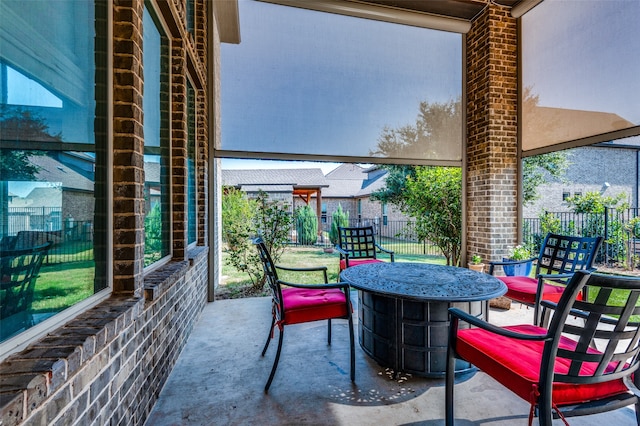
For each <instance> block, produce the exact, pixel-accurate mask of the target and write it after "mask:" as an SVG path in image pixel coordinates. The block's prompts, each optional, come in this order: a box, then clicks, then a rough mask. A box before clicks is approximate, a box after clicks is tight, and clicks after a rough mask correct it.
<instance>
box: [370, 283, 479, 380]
mask: <svg viewBox="0 0 640 426" xmlns="http://www.w3.org/2000/svg"><path fill="white" fill-rule="evenodd" d="M358 302H359V303H358V305H359V308H358V309H359V311H360V312H359V318H360V322H359V326H358V328H359V333H358V334H359V341H360V346H361V347H362V349H363V350H364V351H365V352H366V353H367V354H368V355H369V356H370V357H371V358H373V359H374V360H375V361H377V362H378V363H379V364H380V365H382V366H384V367H389V368H392V369H393V370H394V372H396V373H399V372H405V373H411V374H414V375H417V376H421V377H431V378H441V377H444V374H445V368H446V360H447V342H448V332H449V319H448V313H447V309H448V308H449V307H456V308H460V309H463V310H464V311H466V312H468V313H470V314H472V315H475V316H477V317H480V318H485V317H486V309H487V302H486V301H470V302H441V301H415V300H406V299H401V298H394V297H388V296H381V295H378V294H374V293H369V292H367V291H362V290H359V291H358ZM472 369H473V367H472V366H471V364H469V363H467V362H466V361H462V360H456V374H460V373H464V372H468V371H471V370H472Z"/></svg>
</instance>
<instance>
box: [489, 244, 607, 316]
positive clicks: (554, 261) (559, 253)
mask: <svg viewBox="0 0 640 426" xmlns="http://www.w3.org/2000/svg"><path fill="white" fill-rule="evenodd" d="M600 244H602V237H576V236H567V235H558V234H551V233H549V234H547V236H546V237H545V239H544V241H543V243H542V246H541V248H540V253H539V255H538V257H537V262H536V268H535V276H534V277H528V276H510V277H502V276H501V277H497V278H498V279H500V280H502V281H503V282H504V283H505V284H506V285H507V293H506V294H505V297H507V298H509V299H511V300H515V301H516V302H520V303H523V304H525V305H528V306H533V307H534V314H533V321H534V322H533V323H534V324H536V325H538V324H540V302H541V301H542V300H550V301H552V302H558V301H559V300H560V296H562V292H563V290H564V288H565V285H566V283H567V282H568V281H569V279H570V278H571V277H572V276H573V274H574V273H575V272H576V271H580V270H593V261H594V260H595V256H596V253H597V251H598V248H599V247H600ZM531 260H535V258H534V259H527V260H522V261H508V262H490V263H489V274H491V275H493V274H494V267H495V266H498V265H501V266H505V265H514V264H518V263H523V262H530V261H531ZM578 297H579V298H584V299H586V298H587V288H586V287H585V288H584V289H583V291H582V293H581V294H580V295H579V296H578Z"/></svg>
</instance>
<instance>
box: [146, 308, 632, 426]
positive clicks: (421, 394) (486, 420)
mask: <svg viewBox="0 0 640 426" xmlns="http://www.w3.org/2000/svg"><path fill="white" fill-rule="evenodd" d="M356 312H357V311H356ZM270 315H271V305H270V299H269V298H266V297H265V298H247V299H233V300H219V301H216V302H213V303H209V304H208V305H207V306H206V307H205V308H204V311H203V312H202V315H201V317H200V319H199V321H198V323H197V325H196V327H195V329H194V330H193V333H192V334H191V337H190V338H189V341H188V342H187V345H186V346H185V348H184V350H183V352H182V354H181V355H180V358H179V359H178V362H177V364H176V366H175V368H174V370H173V372H172V373H171V375H170V377H169V380H168V381H167V383H166V384H165V386H164V388H163V390H162V392H161V394H160V398H159V400H158V402H157V404H156V406H155V407H154V409H153V411H152V412H151V414H150V416H149V419H148V421H147V423H146V424H147V425H148V426H164V425H167V426H168V425H261V426H267V425H379V426H383V425H384V426H387V425H423V426H435V425H443V424H444V381H443V380H442V379H425V378H420V377H412V376H410V375H406V374H401V375H400V376H399V377H394V375H393V374H392V372H391V371H389V370H387V369H385V368H384V367H381V366H380V365H378V364H377V363H376V362H375V361H373V360H372V359H370V358H369V357H368V356H367V355H366V354H365V353H364V352H363V351H362V349H361V348H360V346H359V345H358V344H357V343H356V381H355V383H351V381H350V380H349V345H348V329H347V322H346V321H334V325H333V334H332V345H331V346H327V344H326V322H325V321H321V322H316V323H310V324H300V325H295V326H288V327H286V329H285V336H284V344H283V349H282V355H281V358H280V365H279V366H278V371H277V372H276V375H275V378H274V380H273V383H272V385H271V389H270V390H269V393H268V394H265V393H264V392H263V387H264V384H265V383H266V380H267V378H268V376H269V371H270V369H271V365H272V362H273V358H274V356H275V352H276V347H277V336H276V339H274V340H273V341H272V343H271V345H270V347H269V350H268V351H267V354H266V355H265V357H264V358H262V357H261V356H260V352H261V350H262V346H263V344H264V342H265V339H266V336H267V331H268V327H269V324H270ZM532 316H533V314H532V310H531V309H527V308H526V307H523V306H521V305H519V304H514V305H512V307H511V309H510V310H507V311H505V310H494V309H492V310H491V312H490V319H491V322H492V323H497V324H501V325H504V324H516V323H530V322H531V318H532ZM356 333H357V322H356ZM356 336H357V334H356ZM455 401H456V406H455V410H456V411H455V414H456V424H457V425H458V426H471V425H483V426H484V425H487V426H490V425H495V426H497V425H501V426H507V425H509V426H510V425H526V424H527V419H528V413H529V405H528V404H527V403H526V402H525V401H523V400H521V399H519V398H518V397H516V396H514V395H513V394H512V393H510V392H509V391H507V390H506V389H505V388H504V387H502V386H501V385H500V384H499V383H497V382H495V381H494V380H493V379H491V378H489V377H488V376H486V375H485V374H484V373H482V372H476V373H472V374H467V375H466V377H463V378H461V379H460V382H459V383H458V384H457V385H456V388H455ZM569 422H570V424H571V425H575V426H589V425H597V426H602V425H604V424H607V425H611V426H624V425H635V424H636V421H635V413H634V412H633V409H630V408H625V409H622V410H617V411H614V412H609V413H603V414H599V415H594V416H588V417H576V418H571V419H569ZM556 423H557V424H562V421H560V420H557V421H555V422H554V424H556ZM534 424H538V423H537V420H535V421H534Z"/></svg>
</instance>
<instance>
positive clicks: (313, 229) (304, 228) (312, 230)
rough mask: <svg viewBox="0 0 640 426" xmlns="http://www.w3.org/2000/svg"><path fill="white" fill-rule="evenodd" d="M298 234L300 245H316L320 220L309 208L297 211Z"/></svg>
mask: <svg viewBox="0 0 640 426" xmlns="http://www.w3.org/2000/svg"><path fill="white" fill-rule="evenodd" d="M296 232H297V234H298V244H304V245H311V244H315V243H316V240H317V239H318V218H317V217H316V214H315V212H314V211H313V209H311V207H309V206H303V207H300V208H299V209H298V210H297V211H296Z"/></svg>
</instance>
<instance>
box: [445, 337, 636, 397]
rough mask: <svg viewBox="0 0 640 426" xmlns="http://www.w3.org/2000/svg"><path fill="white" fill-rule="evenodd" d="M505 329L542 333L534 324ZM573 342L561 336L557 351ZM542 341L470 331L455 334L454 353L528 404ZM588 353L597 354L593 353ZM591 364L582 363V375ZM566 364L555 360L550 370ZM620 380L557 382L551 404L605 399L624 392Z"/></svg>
mask: <svg viewBox="0 0 640 426" xmlns="http://www.w3.org/2000/svg"><path fill="white" fill-rule="evenodd" d="M505 328H506V329H509V330H512V331H516V332H520V333H526V334H544V333H545V332H546V331H545V329H543V328H540V327H536V326H534V325H516V326H508V327H505ZM575 344H576V343H575V341H573V340H571V339H569V338H566V337H562V338H561V340H560V347H561V348H574V347H575ZM543 345H544V343H543V342H531V341H524V340H516V339H511V338H508V337H503V336H499V335H496V334H495V333H491V332H488V331H486V330H482V329H480V328H472V329H466V330H459V331H458V339H457V340H456V351H457V352H458V354H459V355H460V356H462V357H463V358H464V359H466V360H467V361H469V362H471V363H472V364H474V365H475V366H476V367H478V368H479V369H481V370H483V371H485V372H487V373H489V374H490V375H491V376H492V377H493V378H494V379H496V380H497V381H498V382H500V383H501V384H502V385H504V386H505V387H507V388H509V389H510V390H511V391H513V392H514V393H515V394H517V395H518V396H520V397H521V398H522V399H524V400H525V401H528V402H532V395H533V392H535V389H536V388H537V387H538V384H539V376H540V363H541V358H542V347H543ZM590 352H594V353H597V351H596V350H590ZM595 367H596V366H595V365H592V364H585V365H583V367H582V370H581V371H583V372H585V374H587V372H592V371H593V370H594V369H595ZM568 368H569V362H568V361H567V360H566V359H563V358H558V359H557V360H556V364H555V367H554V371H555V372H556V373H566V372H567V371H568ZM626 391H627V387H626V386H625V385H624V383H623V382H622V379H618V380H612V381H610V382H604V383H598V384H588V385H576V384H567V383H557V384H554V386H553V396H552V398H553V402H554V403H556V404H557V405H567V404H577V403H580V402H586V401H591V400H594V399H600V398H605V397H607V396H611V395H616V394H619V393H622V392H626Z"/></svg>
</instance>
